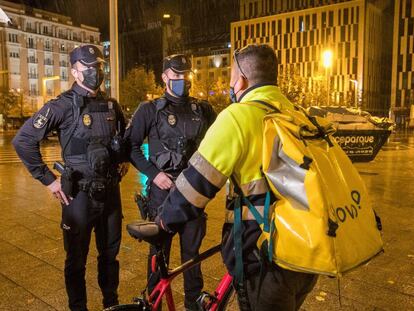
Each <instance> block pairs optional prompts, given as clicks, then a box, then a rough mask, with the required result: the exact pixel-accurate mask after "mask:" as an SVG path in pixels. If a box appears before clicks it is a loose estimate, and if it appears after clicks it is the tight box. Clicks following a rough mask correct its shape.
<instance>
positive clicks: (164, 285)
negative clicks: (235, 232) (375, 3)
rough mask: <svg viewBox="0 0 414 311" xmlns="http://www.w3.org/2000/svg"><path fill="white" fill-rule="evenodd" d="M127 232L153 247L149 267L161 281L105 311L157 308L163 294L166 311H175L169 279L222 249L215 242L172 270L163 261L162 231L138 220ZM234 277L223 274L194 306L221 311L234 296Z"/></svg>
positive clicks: (151, 223) (202, 310)
mask: <svg viewBox="0 0 414 311" xmlns="http://www.w3.org/2000/svg"><path fill="white" fill-rule="evenodd" d="M127 231H128V233H129V235H130V236H132V237H133V238H135V239H137V240H140V241H141V240H143V241H145V242H147V243H150V244H152V245H154V246H155V247H156V250H157V252H156V255H155V256H153V257H152V260H151V270H152V272H153V273H155V272H156V271H157V267H158V270H159V273H160V281H159V282H158V284H157V285H156V287H155V288H154V289H153V291H152V292H151V293H150V294H149V296H148V298H147V295H146V290H147V287H145V289H144V290H143V291H142V292H141V297H136V298H134V299H133V303H130V304H122V305H118V306H113V307H110V308H107V309H105V310H104V311H152V310H158V308H159V307H160V306H161V304H162V299H163V297H165V299H166V302H167V307H168V310H169V311H175V310H176V308H175V304H174V299H173V295H172V290H171V282H172V281H173V279H174V278H176V277H177V276H178V275H180V274H181V273H183V272H184V271H186V270H188V269H190V268H192V267H194V266H195V265H197V264H200V263H201V262H202V261H204V260H206V259H208V258H210V257H211V256H213V255H215V254H217V253H218V252H220V250H221V244H219V245H216V246H214V247H212V248H210V249H208V250H206V251H205V252H203V253H201V254H199V255H198V256H196V257H194V258H192V259H190V260H188V261H186V262H185V263H183V264H182V265H180V266H178V267H177V268H175V269H173V270H169V269H168V265H167V263H166V260H165V255H164V252H163V250H162V246H161V240H162V234H163V233H162V232H161V231H162V230H160V229H159V227H158V226H157V225H156V224H155V223H154V222H148V221H139V222H135V223H131V224H128V225H127ZM232 281H233V278H232V276H231V275H230V274H229V273H226V274H225V275H224V276H223V278H222V279H221V280H220V282H219V284H218V286H217V288H216V289H215V291H214V293H213V294H210V293H208V292H202V294H201V295H200V297H199V298H198V299H197V305H198V307H199V310H201V311H207V310H208V311H222V310H226V307H227V305H228V303H229V301H230V299H231V298H232V297H233V295H234V288H233V284H232Z"/></svg>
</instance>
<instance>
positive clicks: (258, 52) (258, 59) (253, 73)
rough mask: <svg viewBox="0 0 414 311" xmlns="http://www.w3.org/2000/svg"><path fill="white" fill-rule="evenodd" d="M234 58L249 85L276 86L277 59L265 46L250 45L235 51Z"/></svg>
mask: <svg viewBox="0 0 414 311" xmlns="http://www.w3.org/2000/svg"><path fill="white" fill-rule="evenodd" d="M235 57H237V62H238V63H239V65H240V69H241V72H242V74H244V75H245V76H246V78H247V80H249V82H250V84H252V85H254V84H259V83H271V84H277V58H276V54H275V51H274V50H273V49H272V48H271V47H270V46H268V45H267V44H260V45H257V44H250V45H248V46H246V47H244V48H242V49H241V50H239V51H236V53H235ZM235 61H236V60H235Z"/></svg>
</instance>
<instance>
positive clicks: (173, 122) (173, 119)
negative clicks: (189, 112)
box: [168, 114, 177, 126]
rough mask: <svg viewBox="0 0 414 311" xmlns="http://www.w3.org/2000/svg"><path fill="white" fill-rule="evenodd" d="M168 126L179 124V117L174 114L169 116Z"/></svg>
mask: <svg viewBox="0 0 414 311" xmlns="http://www.w3.org/2000/svg"><path fill="white" fill-rule="evenodd" d="M168 124H169V125H171V126H175V125H176V124H177V117H176V116H175V115H173V114H170V115H168Z"/></svg>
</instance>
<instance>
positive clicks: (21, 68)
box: [0, 1, 102, 116]
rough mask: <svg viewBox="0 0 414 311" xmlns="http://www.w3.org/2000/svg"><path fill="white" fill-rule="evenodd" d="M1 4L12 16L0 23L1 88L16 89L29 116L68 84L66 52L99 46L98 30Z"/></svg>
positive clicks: (29, 9)
mask: <svg viewBox="0 0 414 311" xmlns="http://www.w3.org/2000/svg"><path fill="white" fill-rule="evenodd" d="M0 7H1V8H2V9H3V10H4V12H5V13H6V14H7V16H8V17H9V18H10V19H11V23H9V24H7V25H6V24H0V70H1V71H0V72H1V74H0V88H1V89H2V90H3V91H4V90H6V91H12V92H17V93H18V94H19V96H20V98H21V105H22V111H21V114H22V115H21V116H28V115H30V114H32V113H33V112H34V111H36V110H38V109H39V108H40V107H41V106H42V105H43V103H44V102H46V101H47V100H49V99H51V98H53V97H55V96H57V95H58V94H60V93H61V92H63V91H66V90H68V89H69V88H70V87H71V85H72V83H73V78H72V75H71V74H70V62H69V55H68V53H69V52H70V51H71V50H72V49H73V48H75V47H77V46H80V45H83V44H95V45H97V46H98V47H100V48H102V47H101V46H100V44H99V36H100V33H99V30H98V29H97V28H94V27H90V26H87V25H80V26H75V25H73V22H72V21H71V19H70V17H66V16H62V15H59V14H55V13H51V12H46V11H42V10H37V9H33V8H30V7H27V6H24V5H19V4H14V3H10V2H6V1H0Z"/></svg>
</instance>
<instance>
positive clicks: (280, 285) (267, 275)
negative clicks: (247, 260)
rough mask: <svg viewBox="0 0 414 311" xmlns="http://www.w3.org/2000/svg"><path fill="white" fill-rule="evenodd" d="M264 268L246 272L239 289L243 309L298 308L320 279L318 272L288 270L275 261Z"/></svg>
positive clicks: (281, 310)
mask: <svg viewBox="0 0 414 311" xmlns="http://www.w3.org/2000/svg"><path fill="white" fill-rule="evenodd" d="M263 269H264V271H262V273H260V272H257V273H254V274H251V275H249V276H247V277H246V280H245V281H244V286H243V287H242V289H238V290H237V294H238V301H239V309H240V311H256V310H257V311H275V310H278V311H296V310H299V308H300V306H301V305H302V303H303V302H304V301H305V298H306V296H307V294H308V293H309V292H310V291H311V290H312V289H313V287H314V286H315V284H316V281H317V279H318V276H317V275H315V274H307V273H300V272H294V271H289V270H286V269H283V268H281V267H279V266H277V265H275V264H269V265H267V266H266V267H263ZM261 278H262V279H261ZM236 288H237V286H236Z"/></svg>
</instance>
